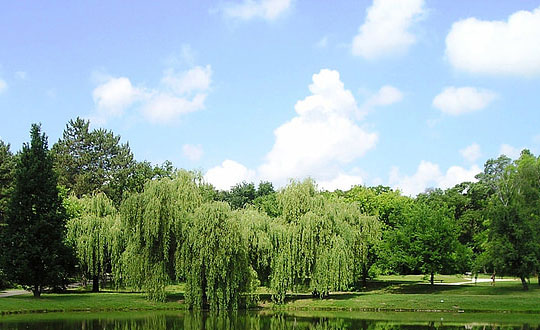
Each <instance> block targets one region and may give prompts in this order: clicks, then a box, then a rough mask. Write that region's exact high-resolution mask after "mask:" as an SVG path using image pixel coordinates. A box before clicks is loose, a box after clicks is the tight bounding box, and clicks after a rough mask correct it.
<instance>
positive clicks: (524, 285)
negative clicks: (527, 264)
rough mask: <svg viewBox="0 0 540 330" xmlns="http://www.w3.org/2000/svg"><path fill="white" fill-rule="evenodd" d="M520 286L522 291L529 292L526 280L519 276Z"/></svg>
mask: <svg viewBox="0 0 540 330" xmlns="http://www.w3.org/2000/svg"><path fill="white" fill-rule="evenodd" d="M521 284H522V285H523V290H525V291H527V290H529V285H528V284H527V279H525V277H524V276H521Z"/></svg>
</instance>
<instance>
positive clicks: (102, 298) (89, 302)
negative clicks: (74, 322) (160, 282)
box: [0, 291, 185, 314]
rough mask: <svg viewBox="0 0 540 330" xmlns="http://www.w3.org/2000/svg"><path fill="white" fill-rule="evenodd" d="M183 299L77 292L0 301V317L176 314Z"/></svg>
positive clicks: (181, 306)
mask: <svg viewBox="0 0 540 330" xmlns="http://www.w3.org/2000/svg"><path fill="white" fill-rule="evenodd" d="M182 298H183V295H182V294H181V293H178V292H170V294H169V296H168V300H167V301H166V302H151V301H148V300H147V299H146V298H145V296H144V294H142V293H123V292H99V293H92V292H80V291H73V292H69V293H61V294H56V293H53V294H43V295H42V296H41V298H39V299H35V298H34V297H33V296H32V295H31V294H25V295H19V296H12V297H5V298H0V314H10V313H31V312H73V311H90V312H98V311H124V310H177V309H185V305H184V304H183V303H182V300H181V299H182Z"/></svg>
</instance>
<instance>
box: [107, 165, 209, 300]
mask: <svg viewBox="0 0 540 330" xmlns="http://www.w3.org/2000/svg"><path fill="white" fill-rule="evenodd" d="M201 202H202V196H201V194H200V191H199V188H198V186H197V184H196V178H195V177H194V176H193V174H192V173H189V172H186V171H179V172H178V173H177V174H176V177H175V178H174V179H168V178H164V179H161V180H156V181H149V182H147V183H146V185H145V188H144V191H143V192H141V193H133V194H131V195H130V196H129V197H127V198H126V199H125V200H124V202H123V203H122V207H121V218H122V228H123V230H124V231H125V232H124V234H123V235H124V237H125V238H126V247H125V252H124V253H123V255H122V267H121V269H117V270H116V271H117V272H119V273H120V274H122V277H123V278H124V279H125V283H126V284H127V285H131V286H134V287H137V288H142V289H144V290H145V291H146V292H147V294H148V296H149V298H150V299H153V300H160V301H163V300H164V299H165V292H164V288H165V285H166V284H167V283H169V282H170V281H171V280H174V279H175V278H176V277H175V274H176V272H175V271H176V270H177V269H178V268H179V267H180V266H178V267H177V266H176V261H177V259H180V258H179V251H180V248H179V247H180V245H181V242H182V241H183V236H182V235H183V231H184V225H185V223H186V221H187V219H188V218H189V217H190V216H191V214H193V212H194V210H195V209H196V208H197V207H198V206H199V205H200V204H201ZM180 269H182V267H180ZM179 275H180V276H181V275H182V272H179ZM117 276H118V275H117Z"/></svg>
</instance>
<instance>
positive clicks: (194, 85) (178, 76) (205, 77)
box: [161, 65, 212, 94]
mask: <svg viewBox="0 0 540 330" xmlns="http://www.w3.org/2000/svg"><path fill="white" fill-rule="evenodd" d="M161 82H162V83H163V84H164V85H165V86H166V87H167V88H169V89H170V90H171V91H172V92H173V93H177V94H187V93H192V92H195V91H206V90H208V89H209V88H210V83H211V82H212V68H211V67H210V65H207V66H206V67H201V66H196V67H194V68H192V69H190V70H188V71H185V72H175V71H174V70H173V69H168V70H166V71H165V75H164V76H163V78H162V79H161Z"/></svg>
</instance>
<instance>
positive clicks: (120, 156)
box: [52, 118, 141, 205]
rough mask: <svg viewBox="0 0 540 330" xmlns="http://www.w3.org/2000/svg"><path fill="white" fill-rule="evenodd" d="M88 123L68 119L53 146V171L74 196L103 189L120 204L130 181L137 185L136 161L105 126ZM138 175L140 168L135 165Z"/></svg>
mask: <svg viewBox="0 0 540 330" xmlns="http://www.w3.org/2000/svg"><path fill="white" fill-rule="evenodd" d="M89 126H90V122H89V121H87V120H84V119H81V118H77V119H75V120H70V121H69V122H68V124H67V125H66V129H65V130H64V133H63V136H62V138H61V139H60V140H59V141H58V142H57V143H56V144H55V145H54V146H53V149H52V154H53V157H54V166H55V170H56V172H57V173H58V175H59V183H60V184H61V185H64V186H66V187H67V188H68V189H69V190H70V191H71V192H72V193H73V194H75V195H76V196H77V197H81V196H83V195H86V194H91V193H97V192H104V193H105V194H107V196H108V197H109V198H110V199H111V200H113V201H114V203H115V204H116V205H119V204H120V201H121V199H122V195H123V193H124V191H126V190H129V189H128V188H129V183H130V182H131V183H132V184H134V185H135V187H137V185H138V186H140V183H138V181H137V179H136V178H135V179H133V180H132V179H131V177H132V176H133V174H132V173H133V172H134V170H136V169H134V166H135V161H134V160H133V154H132V153H131V150H130V148H129V145H128V144H120V137H119V136H115V135H114V134H113V132H111V131H107V130H104V129H97V130H92V131H90V129H89ZM138 170H139V172H137V175H138V176H140V171H141V169H140V168H138Z"/></svg>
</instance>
